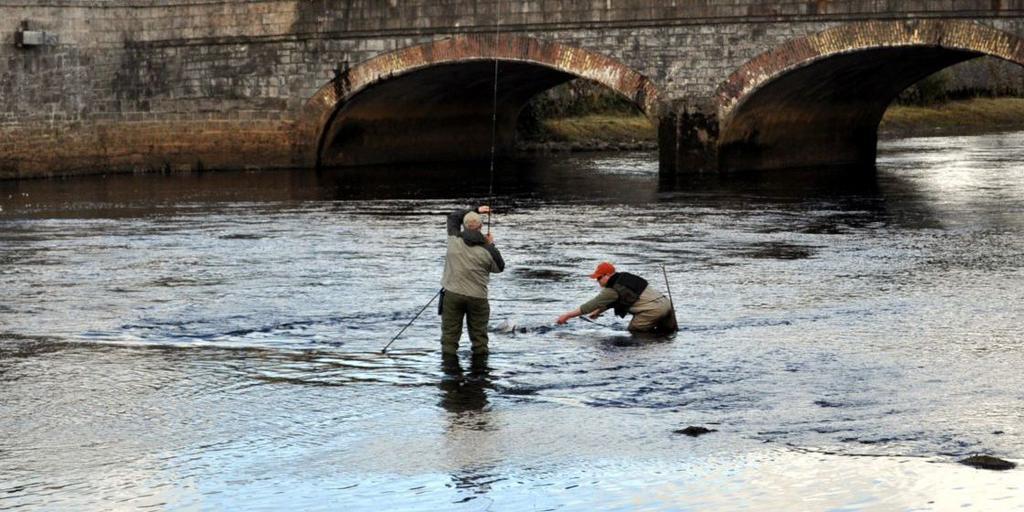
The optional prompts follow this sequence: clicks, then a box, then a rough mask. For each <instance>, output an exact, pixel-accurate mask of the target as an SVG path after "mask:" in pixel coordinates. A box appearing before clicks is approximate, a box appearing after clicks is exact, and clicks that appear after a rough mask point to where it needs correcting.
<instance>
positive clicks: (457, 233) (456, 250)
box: [441, 210, 505, 299]
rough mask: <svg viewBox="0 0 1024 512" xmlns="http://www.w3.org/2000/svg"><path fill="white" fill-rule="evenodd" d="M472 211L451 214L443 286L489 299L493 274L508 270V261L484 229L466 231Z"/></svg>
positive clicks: (471, 295)
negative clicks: (488, 239)
mask: <svg viewBox="0 0 1024 512" xmlns="http://www.w3.org/2000/svg"><path fill="white" fill-rule="evenodd" d="M470 211H471V210H455V211H454V212H452V213H451V214H450V215H448V252H447V254H446V255H445V258H444V275H443V276H442V277H441V287H442V288H444V289H445V291H449V292H454V293H458V294H460V295H466V296H468V297H477V298H481V299H486V298H487V285H488V283H490V280H491V274H492V273H493V274H497V273H500V272H502V271H504V270H505V260H503V259H502V258H501V253H500V252H498V248H497V247H495V246H494V244H489V243H487V239H486V238H484V235H483V233H481V232H480V231H469V230H462V218H463V217H465V215H466V214H467V213H469V212H470Z"/></svg>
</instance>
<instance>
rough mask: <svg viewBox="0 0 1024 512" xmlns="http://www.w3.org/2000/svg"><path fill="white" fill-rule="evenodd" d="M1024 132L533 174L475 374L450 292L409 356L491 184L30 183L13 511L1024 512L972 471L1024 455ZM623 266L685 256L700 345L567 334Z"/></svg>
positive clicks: (419, 178) (11, 259)
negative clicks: (601, 281) (450, 327)
mask: <svg viewBox="0 0 1024 512" xmlns="http://www.w3.org/2000/svg"><path fill="white" fill-rule="evenodd" d="M1022 147H1024V133H1011V134H1003V135H994V136H993V135H990V136H984V137H942V138H927V139H906V140H901V141H896V142H889V143H885V144H883V148H882V156H881V158H880V161H879V165H878V170H877V172H876V173H873V174H869V173H861V175H860V176H859V177H850V176H852V175H853V174H855V173H845V174H844V173H838V174H837V173H824V172H800V173H796V172H778V173H766V174H761V175H740V176H732V177H729V178H722V179H716V178H707V179H693V180H685V181H684V182H682V183H679V184H675V185H673V186H667V185H664V184H661V185H659V183H658V179H657V165H656V162H655V156H654V155H652V154H647V153H640V154H619V155H598V156H594V155H573V156H565V157H558V158H548V159H544V160H541V161H535V162H526V161H523V162H515V163H510V164H505V165H503V166H502V167H501V168H499V173H498V175H497V177H496V179H495V183H494V192H495V197H494V199H493V201H491V202H493V204H494V206H495V207H496V209H497V210H498V213H497V215H496V216H495V217H494V219H493V225H492V230H493V232H494V234H495V237H496V239H497V243H498V245H499V247H500V248H501V249H502V251H503V253H504V255H505V259H506V261H507V262H508V269H507V270H506V272H505V273H504V274H501V275H498V276H496V277H495V278H494V280H493V282H492V289H491V294H492V298H493V302H492V322H491V326H492V329H494V331H495V332H492V335H491V348H492V355H491V357H490V358H489V360H488V361H486V363H485V364H476V365H473V364H471V363H470V361H469V358H468V355H467V354H464V356H463V368H462V371H458V372H454V371H452V370H451V369H448V370H447V371H446V370H445V369H443V368H442V366H441V364H440V354H439V344H438V331H439V322H438V317H437V316H436V314H435V311H434V308H433V307H431V308H428V309H427V312H426V313H424V315H423V316H422V317H420V318H419V320H417V322H416V323H414V324H413V325H412V327H410V328H409V329H408V330H407V331H406V332H405V333H404V334H403V336H402V337H401V338H399V339H398V341H396V342H395V344H394V345H393V348H392V350H391V351H389V353H388V354H387V355H382V354H381V353H380V350H381V348H382V347H383V346H384V344H385V343H387V341H388V340H389V339H391V337H392V336H394V334H395V333H396V332H397V331H398V330H399V329H400V328H401V327H402V326H403V325H405V324H406V322H408V321H409V320H410V319H411V318H412V317H413V316H414V315H415V314H416V312H417V311H419V309H420V308H421V307H422V306H423V304H424V303H426V302H427V301H428V300H429V299H430V298H431V297H432V296H433V294H434V293H435V292H436V291H437V288H438V282H439V279H440V272H441V269H442V262H443V256H444V241H445V236H444V235H445V232H444V220H445V215H446V214H447V213H448V212H449V211H451V210H452V209H453V208H456V207H461V206H464V205H467V204H469V203H480V202H482V201H485V200H486V199H485V198H486V197H487V196H488V189H489V185H490V183H489V176H488V175H487V173H486V172H485V171H481V170H480V169H486V166H479V168H470V169H457V170H451V169H444V168H425V167H420V168H415V169H384V168H381V169H367V170H359V171H349V172H324V173H321V174H320V175H317V174H315V173H312V172H308V171H295V172H276V173H205V174H193V175H170V176H160V175H143V176H106V177H86V178H76V179H68V180H40V181H23V182H0V208H2V211H0V290H2V301H0V434H2V435H0V509H40V508H42V509H64V510H92V509H137V508H144V507H156V508H169V509H197V508H202V509H207V508H214V509H229V510H230V509H246V510H281V509H325V510H339V509H341V510H593V509H612V510H616V509H617V510H679V509H691V510H825V509H832V510H893V509H896V510H902V509H912V510H949V509H953V508H957V509H959V508H961V507H970V508H971V509H972V510H1016V509H1024V476H1022V470H1020V469H1017V470H1011V471H1007V472H990V471H983V470H977V469H973V468H969V467H966V466H963V465H960V464H957V463H956V461H957V460H959V459H961V458H963V457H966V456H968V455H972V454H977V453H984V454H992V455H996V456H999V457H1003V458H1006V459H1011V460H1019V459H1021V458H1024V428H1022V426H1021V425H1024V408H1022V403H1024V402H1022V400H1024V384H1022V382H1024V381H1022V379H1021V376H1020V375H1021V368H1024V348H1022V346H1021V343H1022V342H1024V335H1022V334H1024V331H1022V325H1024V309H1022V307H1021V304H1022V303H1024V154H1022V152H1021V150H1020V148H1022ZM865 174H868V175H865ZM601 260H611V261H614V262H615V263H616V264H617V265H618V266H619V268H620V269H622V270H627V271H630V272H634V273H637V274H640V275H643V276H645V277H647V278H648V280H649V281H651V283H652V284H653V285H654V286H657V287H659V288H663V287H664V277H663V274H662V266H664V269H665V271H666V273H667V276H668V280H669V284H670V286H671V292H672V295H673V298H674V301H675V304H676V309H677V311H678V316H679V322H680V325H681V327H682V330H681V331H680V332H679V333H678V335H676V336H675V337H674V338H672V339H670V340H663V341H651V340H637V339H633V338H631V337H629V336H628V335H626V334H625V331H624V328H625V322H624V321H622V320H620V319H616V318H612V317H611V316H610V315H606V316H605V317H604V318H602V319H601V324H589V323H585V322H582V321H579V320H576V321H573V322H571V323H570V324H569V325H566V326H554V325H553V323H554V320H555V318H556V317H557V315H558V314H559V313H561V312H563V311H565V310H568V309H571V308H573V307H575V306H577V305H579V304H580V303H581V302H583V301H584V300H586V299H588V298H589V297H590V296H592V295H593V294H594V293H595V292H596V291H597V288H596V287H595V285H594V284H593V282H591V281H590V280H588V279H587V278H586V275H587V274H588V273H589V272H590V271H591V270H592V268H593V267H594V265H595V264H596V263H598V262H600V261H601ZM501 324H504V326H506V327H507V326H509V325H514V326H516V329H498V327H499V326H500V325H501ZM463 343H464V344H463V348H464V349H466V348H468V342H466V341H465V340H464V342H463ZM690 425H696V426H704V427H708V428H712V429H715V430H716V432H713V433H710V434H708V435H705V436H702V437H699V438H691V437H687V436H685V435H680V434H676V433H674V431H675V430H677V429H681V428H684V427H686V426H690Z"/></svg>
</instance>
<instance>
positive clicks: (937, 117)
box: [527, 98, 1024, 144]
mask: <svg viewBox="0 0 1024 512" xmlns="http://www.w3.org/2000/svg"><path fill="white" fill-rule="evenodd" d="M1007 130H1024V98H973V99H968V100H957V101H949V102H946V103H941V104H937V105H929V106H907V105H892V106H891V107H889V110H887V111H886V112H885V117H884V118H883V119H882V124H881V125H880V126H879V132H880V134H881V135H883V136H889V137H907V136H920V135H950V134H971V133H985V132H998V131H1007ZM656 140H657V129H656V127H655V126H654V124H652V123H651V122H650V120H648V119H647V117H645V116H644V115H643V114H639V113H636V114H629V113H602V114H589V115H582V116H574V117H562V118H553V119H544V120H542V121H541V122H540V129H539V130H538V133H535V134H533V135H532V136H530V137H528V138H527V142H555V143H570V144H571V143H579V142H603V143H612V144H615V143H621V142H634V141H636V142H652V143H653V142H654V141H656Z"/></svg>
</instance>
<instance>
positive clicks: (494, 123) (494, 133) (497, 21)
mask: <svg viewBox="0 0 1024 512" xmlns="http://www.w3.org/2000/svg"><path fill="white" fill-rule="evenodd" d="M500 7H501V3H500V2H499V3H498V4H497V8H496V9H497V10H496V11H495V13H494V94H493V95H492V97H491V169H490V170H491V175H490V182H489V183H488V188H487V195H488V198H489V199H488V206H490V205H493V204H494V154H495V151H496V146H497V140H498V41H499V40H500V35H501V18H500V16H499V15H500V14H501V12H500V11H501V8H500ZM487 234H488V235H489V234H491V209H490V208H488V210H487Z"/></svg>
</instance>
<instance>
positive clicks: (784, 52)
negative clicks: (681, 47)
mask: <svg viewBox="0 0 1024 512" xmlns="http://www.w3.org/2000/svg"><path fill="white" fill-rule="evenodd" d="M900 47H932V48H942V49H949V50H960V51H966V52H975V53H979V54H982V55H988V56H993V57H998V58H1000V59H1003V60H1006V61H1010V62H1014V63H1017V64H1020V65H1022V66H1024V39H1021V38H1020V37H1018V36H1017V35H1014V34H1011V33H1009V32H1004V31H1001V30H998V29H995V28H992V27H988V26H985V25H982V24H980V23H975V22H968V21H957V20H909V21H869V22H859V23H851V24H847V25H842V26H839V27H835V28H831V29H828V30H825V31H823V32H819V33H817V34H813V35H811V36H808V37H804V38H801V39H795V40H793V41H790V42H788V43H785V44H783V45H781V46H779V47H776V48H774V49H772V50H769V51H767V52H765V53H762V54H760V55H758V56H757V57H755V58H753V59H752V60H750V61H748V62H747V63H746V64H744V65H743V66H741V67H740V68H739V69H737V70H736V71H735V72H733V73H732V74H731V75H730V76H729V78H728V79H727V80H726V81H725V82H724V83H723V84H721V85H720V86H719V87H718V89H717V91H716V97H715V99H716V103H717V104H716V107H717V110H718V112H717V113H718V119H719V125H720V126H721V127H723V128H724V127H725V126H726V125H727V124H728V122H729V121H730V119H731V117H732V116H733V115H734V114H735V113H736V112H737V111H738V110H739V107H741V106H742V104H743V102H744V101H745V100H746V99H748V98H750V97H752V96H753V95H754V94H755V93H756V92H757V91H758V90H759V89H761V88H762V87H764V86H765V85H767V84H769V83H771V82H772V81H773V80H775V79H777V78H778V77H780V76H782V75H785V74H787V73H790V72H792V71H795V70H797V69H799V68H803V67H806V66H808V65H810V64H813V63H815V62H819V61H822V60H825V59H828V58H830V57H835V56H839V55H843V54H850V53H856V52H858V51H862V50H870V49H878V48H900Z"/></svg>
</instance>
